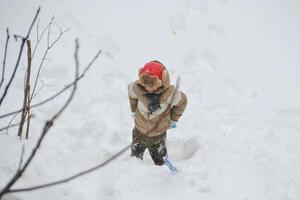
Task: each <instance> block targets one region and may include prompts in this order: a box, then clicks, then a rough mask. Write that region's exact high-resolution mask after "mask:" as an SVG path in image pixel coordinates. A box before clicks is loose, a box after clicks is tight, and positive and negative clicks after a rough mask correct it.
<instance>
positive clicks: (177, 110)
mask: <svg viewBox="0 0 300 200" xmlns="http://www.w3.org/2000/svg"><path fill="white" fill-rule="evenodd" d="M176 93H177V94H175V98H174V99H175V103H174V105H173V107H172V108H171V120H172V121H175V122H177V121H178V120H179V118H180V117H181V115H182V113H183V112H184V110H185V108H186V106H187V97H186V95H185V94H184V93H183V92H180V91H178V92H176Z"/></svg>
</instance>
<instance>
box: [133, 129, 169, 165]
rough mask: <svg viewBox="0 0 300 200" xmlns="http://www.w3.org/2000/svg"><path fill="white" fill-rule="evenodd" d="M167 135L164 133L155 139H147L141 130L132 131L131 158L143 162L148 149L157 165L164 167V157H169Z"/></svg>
mask: <svg viewBox="0 0 300 200" xmlns="http://www.w3.org/2000/svg"><path fill="white" fill-rule="evenodd" d="M166 136H167V133H166V132H165V133H163V134H161V135H158V136H154V137H147V136H146V135H144V134H142V133H141V132H140V131H139V130H137V129H136V128H134V129H133V130H132V143H131V156H135V157H137V158H140V159H142V160H143V155H144V152H145V150H146V148H147V149H148V150H149V153H150V156H151V158H152V160H153V162H154V164H155V165H163V164H164V163H165V162H164V157H165V156H166V155H167V147H166Z"/></svg>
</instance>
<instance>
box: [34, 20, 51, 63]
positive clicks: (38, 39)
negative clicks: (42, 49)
mask: <svg viewBox="0 0 300 200" xmlns="http://www.w3.org/2000/svg"><path fill="white" fill-rule="evenodd" d="M53 19H54V18H53V17H52V18H51V21H50V22H49V24H47V26H46V27H45V28H44V30H43V31H42V34H41V36H40V37H39V22H38V23H37V28H36V29H37V31H36V32H37V40H36V41H37V42H36V44H35V46H34V48H33V53H32V59H33V58H34V55H35V51H36V49H37V47H38V46H39V44H40V41H41V39H42V38H43V36H44V34H45V32H46V30H48V27H49V26H50V23H52V21H53Z"/></svg>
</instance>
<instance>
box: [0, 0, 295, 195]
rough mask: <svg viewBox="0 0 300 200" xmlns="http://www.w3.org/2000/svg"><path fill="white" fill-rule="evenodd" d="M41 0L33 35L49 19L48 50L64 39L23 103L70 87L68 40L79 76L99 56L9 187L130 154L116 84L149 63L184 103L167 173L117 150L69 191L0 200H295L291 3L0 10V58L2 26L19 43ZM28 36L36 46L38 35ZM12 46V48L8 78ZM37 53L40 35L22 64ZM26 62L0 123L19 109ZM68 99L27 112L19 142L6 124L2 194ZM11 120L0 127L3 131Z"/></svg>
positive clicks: (17, 3) (0, 6) (55, 0)
mask: <svg viewBox="0 0 300 200" xmlns="http://www.w3.org/2000/svg"><path fill="white" fill-rule="evenodd" d="M39 5H41V7H42V10H41V15H40V20H39V25H40V28H41V29H42V28H43V27H45V26H46V25H47V23H49V21H50V19H51V17H52V16H54V17H55V19H54V29H53V33H52V35H51V41H53V40H54V39H55V37H56V36H57V34H58V33H59V26H60V27H61V28H62V29H63V30H66V29H68V28H71V30H70V31H68V32H67V33H65V34H64V36H63V37H62V39H61V40H60V41H59V43H58V44H57V45H56V46H55V47H54V48H53V50H51V51H50V52H49V55H48V57H49V58H51V59H50V60H47V61H46V62H45V65H44V68H43V70H42V72H41V77H42V79H43V81H44V82H45V83H47V84H48V85H49V86H46V87H45V88H44V89H43V90H42V91H41V92H40V93H39V95H38V96H37V97H36V98H35V100H34V102H39V101H41V100H43V99H45V98H47V97H48V96H50V95H51V94H53V93H55V92H56V91H58V90H59V89H61V88H63V87H64V86H65V85H66V84H68V83H69V82H71V81H72V79H73V76H74V75H73V74H74V59H73V54H74V47H75V45H74V39H75V38H79V41H80V50H79V57H80V64H81V68H80V69H81V70H83V68H84V66H86V65H87V63H88V62H89V61H90V60H91V59H92V57H93V56H94V55H95V54H96V52H97V50H98V49H102V53H101V56H100V57H99V59H98V60H97V61H96V63H95V64H94V66H93V67H92V68H91V70H90V71H89V72H88V73H87V75H86V76H85V77H84V79H82V80H81V81H80V82H79V88H78V91H77V93H76V96H75V97H76V98H75V99H74V101H73V102H72V103H71V105H70V106H69V107H68V109H67V110H66V112H65V113H63V115H62V116H61V117H60V118H59V119H58V120H57V121H56V122H55V125H54V127H53V128H52V129H51V130H50V132H49V134H48V135H47V136H46V138H45V140H44V142H43V143H42V146H41V149H40V150H39V152H38V154H37V156H36V157H35V159H34V161H33V162H32V164H31V165H30V167H29V168H28V170H27V171H26V172H25V174H24V176H23V177H22V179H21V180H20V181H19V182H18V183H17V184H16V185H15V186H14V188H21V187H28V186H33V185H37V184H41V183H47V182H49V181H55V180H58V179H62V178H64V177H68V176H70V175H73V174H74V173H77V172H79V171H81V170H85V169H87V168H89V167H92V166H94V165H96V164H99V163H101V162H102V161H104V160H105V159H107V158H108V157H110V156H111V155H113V154H114V153H116V152H117V151H119V150H120V149H122V148H123V147H125V146H126V145H128V144H129V143H130V142H131V130H132V128H133V120H132V117H131V113H130V108H129V102H128V98H127V85H128V84H129V83H130V82H131V81H133V80H135V79H136V78H137V71H138V68H139V67H141V66H142V65H143V64H144V63H146V62H147V61H150V60H154V59H155V60H160V61H161V62H162V63H164V64H165V65H166V66H167V67H168V69H169V71H170V75H171V82H172V83H173V84H175V81H176V77H178V76H180V78H181V85H180V89H181V90H182V91H184V92H185V93H186V95H187V97H188V100H189V102H188V107H187V109H186V111H185V113H184V115H183V116H182V118H181V119H180V121H179V123H177V126H178V127H177V128H176V129H173V130H170V131H169V134H168V136H167V146H168V153H169V158H170V160H171V161H172V162H173V163H174V164H175V165H176V167H177V169H178V173H176V174H173V173H171V172H170V171H169V170H168V169H167V167H166V166H163V167H157V166H154V165H153V163H152V161H151V158H150V156H149V155H148V152H146V153H145V159H144V161H139V160H136V159H134V158H131V157H130V152H129V151H127V152H126V153H125V154H124V155H122V156H121V157H119V158H117V159H116V160H115V161H114V162H112V163H110V164H109V165H108V166H106V167H104V168H102V169H100V170H98V171H96V172H94V173H91V174H89V175H86V176H83V177H81V178H78V179H76V180H74V181H71V182H69V183H66V184H62V185H58V186H54V187H51V188H46V189H42V190H37V191H32V192H23V193H12V194H10V195H7V196H6V197H5V198H4V199H8V200H12V199H24V200H27V199H28V200H29V199H30V200H35V199H41V198H43V199H45V200H48V199H49V200H50V199H66V200H67V199H72V200H77V199H78V200H79V199H80V200H83V199H88V200H93V199H107V200H112V199H118V200H119V199H122V200H129V199H130V200H131V199H146V200H147V199H172V200H177V199H178V200H179V199H180V200H181V199H186V200H196V199H203V200H215V199H230V200H257V199H264V200H286V199H289V200H299V199H300V171H299V168H300V125H299V124H300V90H299V85H300V79H299V74H300V68H299V64H300V61H299V58H300V46H299V45H298V44H299V42H300V34H299V32H300V21H299V17H300V16H299V9H300V3H299V2H298V1H294V0H286V1H280V0H273V1H270V0H266V1H259V0H253V1H237V0H230V1H229V0H228V1H227V0H211V1H209V0H176V1H168V0H165V1H159V0H154V1H138V0H130V1H126V2H125V1H116V0H112V1H104V0H101V1H99V0H97V1H96V0H91V1H88V3H87V1H79V0H74V1H67V0H60V1H59V0H52V1H37V0H28V1H26V3H25V1H21V0H10V1H1V2H0V19H1V21H0V31H1V37H0V55H1V57H0V58H1V60H2V58H3V57H2V55H3V54H4V45H5V39H6V31H5V30H6V27H9V30H10V33H11V34H14V33H15V34H19V35H24V34H25V33H26V31H27V30H28V28H29V24H30V23H31V21H32V19H33V16H34V13H35V11H36V9H37V7H38V6H39ZM40 32H41V30H40ZM31 39H32V43H33V44H34V43H35V42H36V26H35V27H34V29H33V31H32V34H31ZM19 43H20V41H19V42H15V41H14V39H13V38H11V40H10V43H9V54H8V57H7V71H6V73H7V74H9V72H11V70H12V66H13V65H14V64H15V61H16V53H15V52H17V51H18V48H19ZM45 47H46V46H45V40H44V41H43V43H42V44H41V46H39V48H38V50H37V55H36V60H35V61H34V65H33V66H38V64H39V62H40V59H41V56H42V53H43V52H44V50H43V49H45ZM24 55H25V51H24V53H23V57H22V62H21V64H20V68H19V70H18V73H17V77H16V80H14V82H13V85H12V88H11V90H10V92H9V93H8V97H7V98H6V100H5V101H4V103H3V105H2V107H1V110H0V114H5V113H7V112H8V111H13V110H15V109H16V108H19V107H20V105H22V100H23V98H22V90H23V87H22V86H23V78H24V73H25V66H26V57H25V56H24ZM33 70H34V72H36V70H37V69H36V68H35V69H33ZM6 80H7V79H6ZM0 91H1V94H2V92H3V88H1V90H0ZM66 97H67V94H65V95H63V96H61V97H59V98H58V99H56V100H54V101H53V102H51V103H49V104H46V105H45V106H42V107H39V108H36V109H34V110H33V112H34V114H35V118H34V120H33V121H32V127H31V132H30V137H29V139H28V140H25V139H24V140H19V139H18V138H17V137H16V134H17V129H10V130H9V132H8V134H5V132H4V133H1V134H0V152H1V154H0V188H1V187H3V186H4V185H5V183H6V182H7V181H8V180H9V179H10V178H11V177H12V176H13V174H14V172H15V170H16V169H17V167H18V163H19V158H20V154H21V150H22V145H24V146H25V157H26V156H28V155H29V153H30V152H31V149H32V148H33V147H34V145H35V143H36V141H37V138H38V137H39V134H40V133H41V130H42V127H43V124H44V123H45V120H47V119H49V118H50V117H51V115H52V114H54V113H55V112H56V111H57V110H58V109H59V106H60V105H61V104H62V103H63V102H64V101H65V99H66ZM9 120H10V118H5V119H1V120H0V125H1V127H3V126H6V125H7V124H8V122H9ZM17 121H18V119H17V120H15V122H17Z"/></svg>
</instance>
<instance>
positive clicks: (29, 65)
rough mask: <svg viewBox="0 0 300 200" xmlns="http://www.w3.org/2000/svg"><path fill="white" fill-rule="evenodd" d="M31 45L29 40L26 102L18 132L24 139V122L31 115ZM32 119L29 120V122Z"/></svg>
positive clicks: (25, 87)
mask: <svg viewBox="0 0 300 200" xmlns="http://www.w3.org/2000/svg"><path fill="white" fill-rule="evenodd" d="M31 59H32V58H31V43H30V40H27V64H28V66H27V72H26V74H27V76H26V83H25V86H24V101H23V111H22V115H21V122H20V126H19V131H18V136H19V137H20V139H21V137H22V131H23V126H24V122H25V119H26V116H29V115H30V98H29V96H30V75H31ZM29 120H30V119H29V118H28V121H29Z"/></svg>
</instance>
